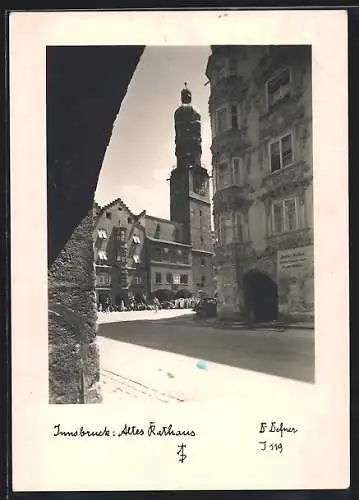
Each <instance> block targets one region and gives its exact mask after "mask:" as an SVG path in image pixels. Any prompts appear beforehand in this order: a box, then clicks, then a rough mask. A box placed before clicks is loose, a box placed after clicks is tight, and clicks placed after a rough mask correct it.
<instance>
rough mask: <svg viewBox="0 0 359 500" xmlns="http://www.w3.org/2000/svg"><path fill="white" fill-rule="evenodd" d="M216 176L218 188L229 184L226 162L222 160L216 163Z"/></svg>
mask: <svg viewBox="0 0 359 500" xmlns="http://www.w3.org/2000/svg"><path fill="white" fill-rule="evenodd" d="M217 178H218V181H217V188H218V189H224V188H226V187H228V186H229V184H230V173H229V168H228V163H227V162H223V163H220V164H219V165H218V171H217Z"/></svg>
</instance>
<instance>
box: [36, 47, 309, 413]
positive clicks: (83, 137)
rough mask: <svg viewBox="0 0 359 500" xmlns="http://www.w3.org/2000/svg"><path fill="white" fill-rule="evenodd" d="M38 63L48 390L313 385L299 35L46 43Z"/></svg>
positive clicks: (170, 399)
mask: <svg viewBox="0 0 359 500" xmlns="http://www.w3.org/2000/svg"><path fill="white" fill-rule="evenodd" d="M46 74H47V97H46V99H47V100H46V114H47V181H48V200H47V203H48V241H49V248H48V255H49V262H48V265H49V267H48V269H49V272H48V307H49V402H50V404H59V403H62V404H76V403H101V402H102V403H107V402H108V403H110V402H111V403H119V404H125V403H126V402H131V401H143V402H146V401H151V402H159V403H181V402H184V403H185V402H203V401H207V400H208V398H221V397H227V398H233V399H235V398H236V390H235V387H236V383H237V382H238V383H240V381H241V380H242V381H243V380H246V383H248V384H252V383H253V384H258V387H259V388H262V390H264V388H265V387H267V386H268V387H269V386H270V387H272V388H274V387H277V386H278V387H281V386H284V385H286V384H287V385H288V384H291V383H294V382H295V383H296V384H297V385H295V386H293V388H294V387H297V386H298V384H299V385H305V384H314V383H315V356H314V340H315V338H314V316H315V311H314V236H313V150H312V51H311V46H310V45H212V46H147V47H146V48H144V47H137V46H97V47H95V46H82V47H75V46H66V47H65V46H64V47H61V46H57V47H47V52H46ZM258 377H260V378H258ZM293 390H295V388H294V389H293Z"/></svg>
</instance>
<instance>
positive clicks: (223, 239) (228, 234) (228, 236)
mask: <svg viewBox="0 0 359 500" xmlns="http://www.w3.org/2000/svg"><path fill="white" fill-rule="evenodd" d="M219 233H220V234H219V239H220V243H221V244H222V245H226V244H228V243H231V242H232V241H233V236H234V235H233V218H232V214H231V213H225V214H221V216H220V221H219Z"/></svg>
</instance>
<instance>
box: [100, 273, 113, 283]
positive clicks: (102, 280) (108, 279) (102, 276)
mask: <svg viewBox="0 0 359 500" xmlns="http://www.w3.org/2000/svg"><path fill="white" fill-rule="evenodd" d="M96 284H97V285H98V286H110V285H111V276H110V275H109V274H108V273H101V274H98V275H97V276H96Z"/></svg>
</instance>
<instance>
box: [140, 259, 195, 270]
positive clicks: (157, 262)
mask: <svg viewBox="0 0 359 500" xmlns="http://www.w3.org/2000/svg"><path fill="white" fill-rule="evenodd" d="M149 263H150V266H163V267H172V268H173V267H178V268H181V269H191V268H192V264H182V263H181V262H167V261H165V260H150V261H149Z"/></svg>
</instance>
